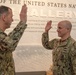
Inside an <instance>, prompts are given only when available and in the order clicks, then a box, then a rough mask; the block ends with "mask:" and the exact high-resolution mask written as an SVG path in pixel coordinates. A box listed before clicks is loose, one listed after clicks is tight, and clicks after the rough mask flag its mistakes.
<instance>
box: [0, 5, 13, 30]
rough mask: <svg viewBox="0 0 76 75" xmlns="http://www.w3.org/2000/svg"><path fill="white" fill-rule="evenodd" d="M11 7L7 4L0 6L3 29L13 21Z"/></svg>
mask: <svg viewBox="0 0 76 75" xmlns="http://www.w3.org/2000/svg"><path fill="white" fill-rule="evenodd" d="M12 17H13V13H12V9H11V8H9V7H7V6H0V22H1V24H3V26H4V27H5V29H7V28H9V27H10V25H11V23H12V21H13V18H12Z"/></svg>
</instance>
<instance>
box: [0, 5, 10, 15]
mask: <svg viewBox="0 0 76 75" xmlns="http://www.w3.org/2000/svg"><path fill="white" fill-rule="evenodd" d="M8 10H9V7H7V6H3V5H2V6H0V16H1V14H3V13H8Z"/></svg>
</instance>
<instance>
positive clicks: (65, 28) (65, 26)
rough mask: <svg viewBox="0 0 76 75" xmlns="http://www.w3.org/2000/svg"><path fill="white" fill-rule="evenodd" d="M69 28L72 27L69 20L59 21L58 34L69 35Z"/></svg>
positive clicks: (60, 35)
mask: <svg viewBox="0 0 76 75" xmlns="http://www.w3.org/2000/svg"><path fill="white" fill-rule="evenodd" d="M71 29H72V24H71V22H70V21H68V20H63V21H60V22H59V23H58V29H57V32H58V36H59V37H64V36H67V35H70V32H71Z"/></svg>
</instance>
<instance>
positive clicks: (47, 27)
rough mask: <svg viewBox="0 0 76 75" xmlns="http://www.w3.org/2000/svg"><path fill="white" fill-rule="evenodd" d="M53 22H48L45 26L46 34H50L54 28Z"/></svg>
mask: <svg viewBox="0 0 76 75" xmlns="http://www.w3.org/2000/svg"><path fill="white" fill-rule="evenodd" d="M51 24H52V21H48V22H47V24H46V26H45V32H48V31H49V30H50V29H51V28H52V27H51Z"/></svg>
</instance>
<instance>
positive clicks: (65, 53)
mask: <svg viewBox="0 0 76 75" xmlns="http://www.w3.org/2000/svg"><path fill="white" fill-rule="evenodd" d="M60 58H61V59H62V60H65V61H68V58H69V48H68V47H64V48H62V50H61V53H60Z"/></svg>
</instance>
